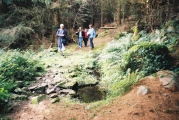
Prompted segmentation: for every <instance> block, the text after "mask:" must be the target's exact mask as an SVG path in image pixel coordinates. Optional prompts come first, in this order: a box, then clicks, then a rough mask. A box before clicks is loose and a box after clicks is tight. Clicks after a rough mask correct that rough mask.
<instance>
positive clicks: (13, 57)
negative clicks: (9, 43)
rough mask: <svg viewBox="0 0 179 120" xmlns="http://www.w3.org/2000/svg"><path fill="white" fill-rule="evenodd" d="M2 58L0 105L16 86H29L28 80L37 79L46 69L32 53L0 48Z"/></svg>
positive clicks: (0, 62) (6, 99)
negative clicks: (6, 50)
mask: <svg viewBox="0 0 179 120" xmlns="http://www.w3.org/2000/svg"><path fill="white" fill-rule="evenodd" d="M0 58H1V59H0V105H3V104H5V103H6V102H7V101H8V99H10V96H11V94H12V93H13V92H14V89H15V88H18V87H20V88H22V87H24V86H27V85H28V84H30V83H29V82H27V81H33V80H35V77H37V76H39V75H40V74H41V73H43V72H44V69H43V66H42V65H41V64H40V63H39V62H38V61H37V60H34V59H33V58H32V54H31V53H27V52H24V53H23V52H18V51H16V50H14V51H8V52H5V51H2V50H0Z"/></svg>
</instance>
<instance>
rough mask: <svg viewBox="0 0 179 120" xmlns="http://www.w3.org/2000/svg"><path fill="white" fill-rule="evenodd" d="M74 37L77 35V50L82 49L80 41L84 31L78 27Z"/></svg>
mask: <svg viewBox="0 0 179 120" xmlns="http://www.w3.org/2000/svg"><path fill="white" fill-rule="evenodd" d="M76 35H78V46H79V48H82V41H83V37H84V31H82V28H81V27H79V29H78V31H77V32H76Z"/></svg>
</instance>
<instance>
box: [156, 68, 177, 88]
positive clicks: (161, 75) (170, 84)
mask: <svg viewBox="0 0 179 120" xmlns="http://www.w3.org/2000/svg"><path fill="white" fill-rule="evenodd" d="M157 77H158V79H159V81H160V82H161V83H162V85H163V86H164V87H165V88H167V89H169V90H171V91H179V76H178V75H177V74H175V73H174V72H172V71H168V70H163V71H159V72H157Z"/></svg>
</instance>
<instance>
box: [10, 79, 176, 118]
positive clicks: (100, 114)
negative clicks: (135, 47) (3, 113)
mask: <svg viewBox="0 0 179 120" xmlns="http://www.w3.org/2000/svg"><path fill="white" fill-rule="evenodd" d="M140 85H146V86H148V87H149V88H150V90H151V92H150V93H149V94H147V95H137V94H136V92H137V90H138V87H139V86H140ZM87 106H88V104H82V103H81V104H80V103H79V104H69V103H64V102H59V103H56V104H51V103H50V101H49V100H46V101H42V102H40V103H39V104H37V105H32V104H30V101H26V102H24V103H22V104H19V105H18V106H16V107H15V110H14V111H13V113H12V114H11V115H9V116H10V118H12V119H13V120H178V115H179V92H170V91H168V90H166V89H165V88H163V87H162V86H161V84H160V82H159V80H158V79H156V78H144V79H143V80H142V81H141V82H140V83H139V84H138V85H137V86H135V87H133V89H132V90H131V91H130V92H128V93H127V94H126V95H124V96H121V97H117V98H116V99H115V100H113V101H112V102H111V103H110V104H108V105H106V106H103V107H101V108H100V110H99V111H95V112H94V110H93V109H86V108H87Z"/></svg>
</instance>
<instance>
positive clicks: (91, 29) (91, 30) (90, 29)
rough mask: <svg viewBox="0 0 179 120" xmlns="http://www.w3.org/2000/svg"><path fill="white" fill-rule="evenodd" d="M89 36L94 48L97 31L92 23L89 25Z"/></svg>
mask: <svg viewBox="0 0 179 120" xmlns="http://www.w3.org/2000/svg"><path fill="white" fill-rule="evenodd" d="M88 36H89V39H90V47H91V50H92V49H93V48H94V43H93V39H94V38H95V37H96V32H95V30H94V28H93V27H92V24H90V25H89V30H88Z"/></svg>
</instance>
